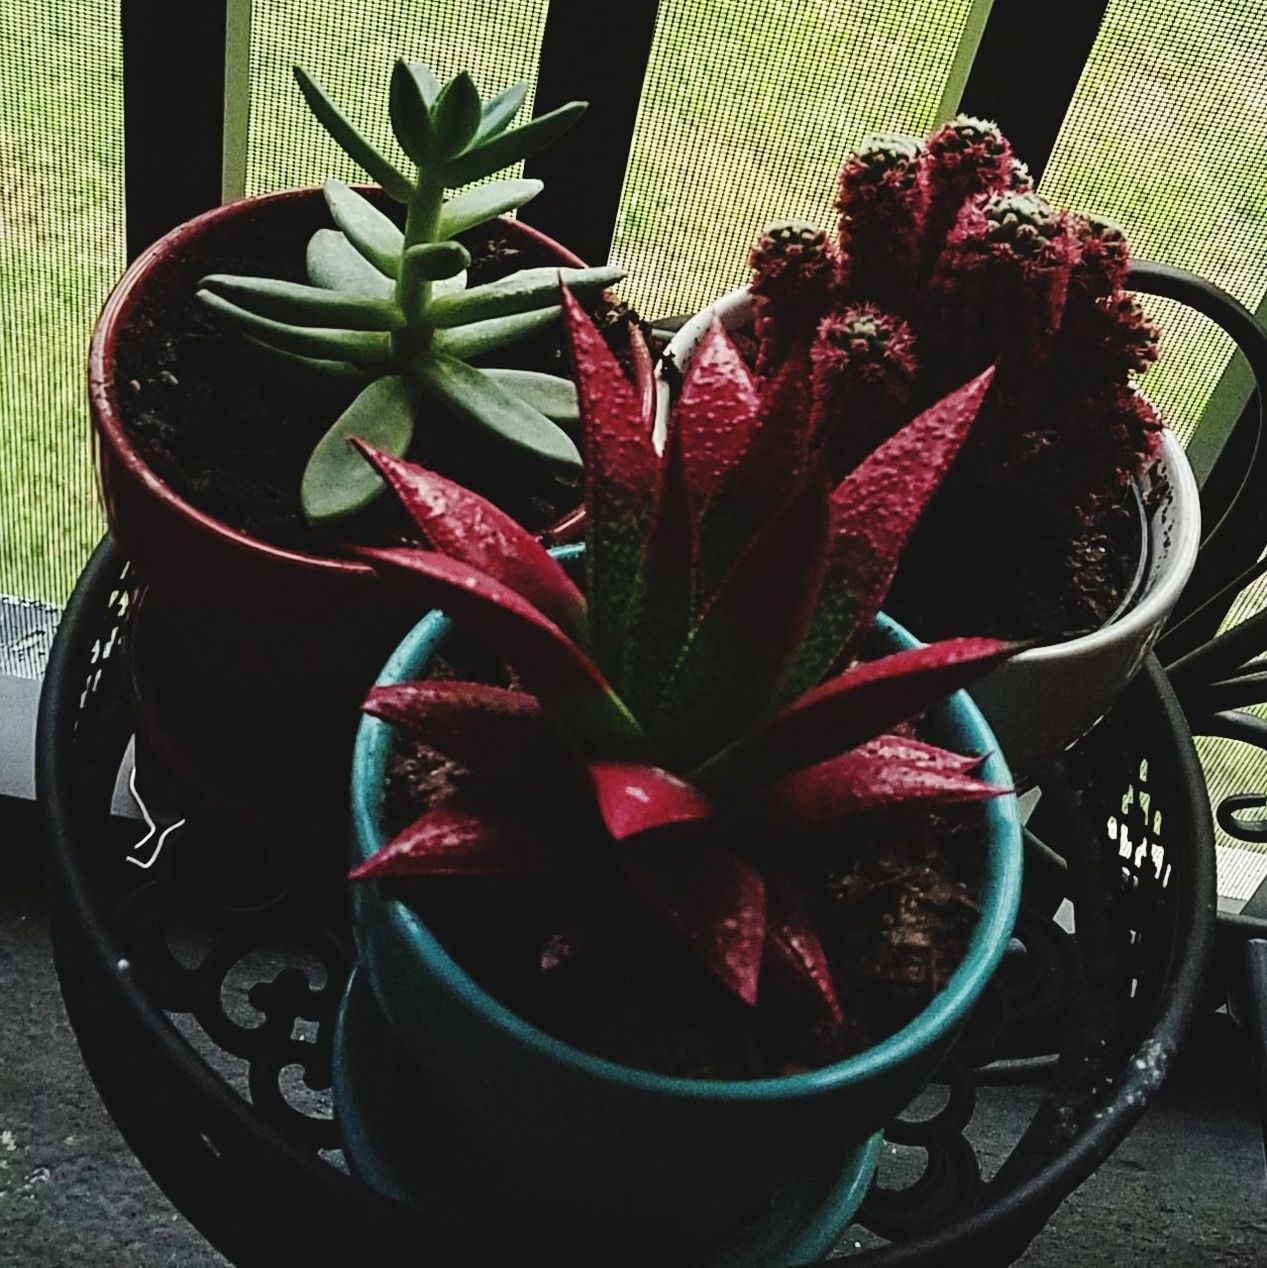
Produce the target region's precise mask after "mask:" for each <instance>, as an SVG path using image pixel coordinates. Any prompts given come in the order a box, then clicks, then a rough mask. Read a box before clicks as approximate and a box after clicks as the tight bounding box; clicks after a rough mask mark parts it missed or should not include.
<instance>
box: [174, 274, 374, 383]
mask: <svg viewBox="0 0 1267 1268" xmlns="http://www.w3.org/2000/svg"><path fill="white" fill-rule="evenodd" d="M194 298H195V299H197V300H199V301H200V302H201V303H203V304H205V305H206V306H207V307H208V308H209V309H210V310H211V311H212V312H213V313H215V315H216V316H217V317H218V318H221V319H222V320H224V321H225V322H226V323H227V324H228V325H230V326H231V327H233V328H234V329H236V330H238V331H239V332H240V333H242V334H245V335H249V336H250V337H251V338H253V339H257V340H258V341H259V342H260V343H266V344H269V345H270V346H271V347H274V348H279V349H280V350H281V351H282V352H293V353H295V354H296V355H298V356H301V357H312V358H315V359H317V360H325V361H350V362H352V363H353V364H355V365H386V364H387V362H388V361H389V360H390V358H391V336H390V335H388V334H386V333H384V332H381V331H372V330H335V329H326V328H324V327H307V326H292V325H290V324H289V323H287V322H282V321H274V320H273V319H272V318H271V317H261V316H259V315H258V314H257V313H253V312H250V311H248V310H247V309H245V308H242V307H241V306H240V305H238V304H234V303H232V302H231V301H229V300H227V299H224V298H223V297H222V296H220V295H217V294H215V293H214V292H212V291H198V292H196V294H195V296H194Z"/></svg>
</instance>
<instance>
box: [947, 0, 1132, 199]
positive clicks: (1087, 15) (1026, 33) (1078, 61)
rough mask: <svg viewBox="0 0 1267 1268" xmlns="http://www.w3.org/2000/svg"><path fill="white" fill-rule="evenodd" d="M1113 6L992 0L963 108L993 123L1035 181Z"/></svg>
mask: <svg viewBox="0 0 1267 1268" xmlns="http://www.w3.org/2000/svg"><path fill="white" fill-rule="evenodd" d="M1108 7H1109V5H1108V0H1066V2H1065V3H1063V4H1055V5H1039V4H1035V3H1034V0H994V3H993V4H992V5H991V7H990V12H989V18H988V20H987V22H986V24H985V28H984V30H983V31H982V33H981V42H980V44H979V45H978V47H977V54H976V57H975V58H974V59H973V62H972V69H971V71H970V72H969V74H968V79H967V83H965V85H964V89H963V95H962V97H961V98H960V101H959V109H960V110H962V111H963V112H964V113H965V114H971V115H976V116H977V117H978V118H984V119H993V120H994V121H995V122H996V123H997V124H998V125H999V127H1000V128H1002V130H1003V133H1004V135H1005V136H1006V137H1007V138H1008V140H1009V141H1010V142H1011V143H1012V149H1013V151H1014V152H1015V154H1016V156H1017V158H1019V159H1022V160H1023V161H1024V162H1025V163H1026V164H1027V165H1028V166H1029V170H1030V172H1031V173H1032V174H1033V176H1034V180H1035V181H1036V182H1037V180H1038V178H1039V177H1040V176H1041V175H1042V173H1043V169H1044V168H1045V167H1046V166H1047V161H1048V159H1050V158H1051V152H1052V150H1053V149H1054V148H1055V145H1056V138H1057V136H1058V135H1059V133H1060V125H1061V124H1062V123H1063V122H1064V118H1065V115H1066V114H1067V113H1068V111H1069V104H1070V102H1072V101H1073V95H1074V92H1075V91H1076V89H1077V87H1078V80H1079V78H1080V77H1081V75H1082V71H1083V68H1084V67H1085V66H1086V63H1087V58H1088V57H1090V55H1091V49H1092V47H1093V45H1094V44H1095V39H1096V36H1097V35H1098V34H1099V31H1100V24H1101V23H1102V22H1103V21H1104V14H1105V11H1106V10H1107V9H1108Z"/></svg>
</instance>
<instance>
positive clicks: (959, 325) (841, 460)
mask: <svg viewBox="0 0 1267 1268" xmlns="http://www.w3.org/2000/svg"><path fill="white" fill-rule="evenodd" d="M837 206H838V208H839V210H840V213H841V215H840V225H839V231H840V232H839V244H838V254H837V283H836V285H835V286H834V287H833V288H832V290H831V293H830V294H829V296H828V300H827V305H826V308H825V309H824V308H823V307H822V305H821V303H820V301H819V299H818V295H817V293H815V294H814V295H813V297H812V301H807V302H804V303H802V304H801V306H800V307H799V308H798V306H797V305H798V302H800V296H799V295H798V293H797V292H796V290H795V288H789V287H786V286H784V287H783V291H782V298H781V300H780V302H779V303H777V304H776V303H773V302H768V301H767V300H766V298H765V296H766V294H767V293H768V292H769V291H770V289H771V284H770V281H769V280H767V277H766V276H765V272H766V271H768V270H758V271H756V272H754V276H753V283H752V289H753V291H754V294H755V296H756V301H757V311H758V317H757V328H758V330H759V331H760V333H761V340H762V347H763V349H765V350H767V354H766V355H765V356H764V357H763V359H762V360H761V362H760V363H759V368H760V369H761V371H762V373H764V374H766V375H767V376H771V377H773V376H774V375H776V374H778V373H779V371H780V368H781V362H780V358H782V361H783V362H786V361H788V360H790V359H791V358H792V357H793V356H795V355H796V352H795V348H796V343H797V340H798V339H799V338H800V337H801V334H802V332H803V331H804V330H805V329H806V328H807V326H809V325H810V324H811V323H813V326H814V329H815V336H814V339H813V342H812V345H811V349H810V357H811V361H812V365H813V378H812V384H811V389H812V390H811V399H810V401H809V403H808V410H809V413H810V417H811V419H812V423H813V425H812V432H813V437H814V443H815V444H816V445H817V446H818V447H819V449H820V450H821V451H822V453H823V454H824V455H825V456H826V458H827V461H828V463H829V466H830V469H831V472H832V476H833V478H834V479H840V478H842V477H843V476H845V475H846V474H847V473H848V472H849V470H850V469H852V468H853V467H854V466H855V465H856V464H857V463H859V462H860V461H862V459H863V458H864V457H865V456H866V454H868V453H869V452H871V450H872V449H873V448H874V447H875V446H876V445H877V444H880V443H881V442H882V441H883V440H884V439H885V438H886V437H889V436H892V435H893V434H894V433H896V432H897V431H898V430H899V428H900V427H901V426H902V424H903V423H905V422H906V421H907V420H908V419H909V418H911V417H912V416H913V415H914V414H916V413H918V412H919V411H920V410H921V409H924V408H927V406H928V405H929V404H930V403H931V402H932V401H935V400H936V399H938V398H939V397H940V396H942V395H943V394H944V393H945V392H947V391H948V390H950V389H951V388H952V387H954V385H955V384H957V383H961V382H962V381H963V380H964V378H966V377H968V376H970V375H971V374H973V373H975V372H977V371H979V370H982V369H983V368H985V367H986V366H989V365H995V366H996V367H997V374H996V376H995V379H994V382H993V386H992V387H991V390H990V394H989V396H988V398H987V399H986V400H985V402H984V403H983V405H982V407H981V411H980V417H979V419H978V421H977V423H976V425H975V426H974V429H973V434H972V438H971V439H970V441H969V442H968V443H967V445H966V446H965V448H964V452H963V454H962V455H961V456H960V458H959V459H958V460H957V462H956V464H955V467H954V469H953V470H952V471H951V472H950V473H949V475H948V476H947V479H946V481H945V485H944V487H943V489H942V491H941V492H940V493H939V494H938V497H937V501H936V502H935V504H934V506H933V507H932V509H931V510H930V513H929V516H928V517H927V518H926V522H925V525H924V527H923V528H922V529H921V530H920V532H919V534H918V535H917V538H916V540H915V541H914V542H913V544H912V547H911V550H910V551H909V560H908V564H907V568H908V569H915V568H918V569H921V570H924V569H932V570H934V571H938V572H942V573H945V574H946V577H947V581H946V586H945V587H942V588H941V589H940V590H939V587H941V579H940V578H939V579H938V581H937V584H928V585H925V586H924V595H923V596H922V597H921V600H920V602H921V607H920V619H921V620H922V619H924V618H925V616H926V615H927V613H928V612H929V610H930V608H929V604H928V595H930V594H933V593H940V594H942V595H943V597H945V598H946V599H947V601H948V603H949V602H950V601H951V600H952V599H953V600H954V605H955V606H956V607H957V609H958V610H959V611H960V612H963V611H967V610H969V608H970V605H969V604H967V603H966V602H963V603H960V602H959V600H958V599H957V598H954V594H953V591H954V586H953V584H952V579H951V578H952V573H953V569H954V567H955V563H954V561H955V560H956V559H967V558H971V557H972V554H973V542H974V536H973V535H974V534H977V535H978V536H979V531H980V528H981V522H982V521H981V517H980V514H978V510H977V509H976V508H979V507H980V506H981V505H982V504H988V505H990V506H992V507H994V508H995V515H994V520H995V522H997V524H998V525H999V531H1000V532H1001V533H1002V535H1003V537H1004V538H1005V539H1006V540H1008V541H1016V542H1020V541H1023V540H1029V539H1028V538H1026V536H1025V532H1024V531H1022V528H1021V526H1020V525H1019V517H1021V516H1025V517H1027V521H1028V522H1029V523H1032V524H1040V525H1041V526H1042V532H1044V533H1046V534H1048V535H1053V534H1055V535H1060V534H1063V535H1065V536H1066V537H1068V538H1070V539H1072V538H1073V537H1074V536H1076V535H1077V534H1078V533H1081V532H1084V531H1085V532H1088V533H1091V534H1092V535H1094V531H1095V530H1094V525H1095V524H1096V523H1097V522H1098V519H1097V517H1100V518H1104V517H1112V516H1113V515H1114V514H1116V512H1114V510H1113V508H1114V507H1117V508H1119V509H1120V508H1121V507H1122V506H1123V499H1124V498H1125V497H1126V496H1127V492H1126V491H1127V489H1128V486H1129V484H1130V482H1131V479H1132V478H1133V477H1135V476H1138V475H1140V474H1142V473H1143V472H1144V470H1145V469H1146V468H1147V467H1148V466H1149V464H1150V463H1151V462H1152V461H1153V460H1154V459H1155V457H1156V455H1157V449H1158V437H1159V434H1160V422H1159V420H1158V419H1157V417H1156V415H1155V412H1154V411H1153V410H1152V409H1151V407H1150V406H1149V405H1148V403H1147V401H1145V400H1144V398H1143V397H1141V396H1140V395H1139V393H1138V392H1137V391H1136V390H1135V389H1134V387H1133V380H1134V378H1135V376H1137V375H1139V374H1140V373H1142V372H1143V371H1145V370H1146V369H1147V368H1148V367H1149V366H1150V365H1151V364H1152V362H1153V361H1154V360H1155V359H1156V356H1157V340H1158V335H1157V330H1156V328H1155V327H1154V326H1153V325H1152V324H1151V323H1150V322H1149V321H1148V319H1147V317H1146V316H1145V314H1144V312H1143V310H1142V308H1141V307H1140V305H1139V303H1138V302H1137V301H1136V300H1135V299H1134V297H1133V296H1131V295H1130V294H1128V293H1127V291H1126V290H1125V289H1124V287H1125V284H1126V280H1127V274H1128V269H1129V266H1130V252H1129V249H1128V246H1127V243H1126V239H1125V236H1124V235H1123V233H1122V231H1121V230H1120V229H1119V228H1118V227H1117V226H1116V225H1114V224H1112V223H1111V222H1110V221H1108V220H1106V219H1104V218H1102V217H1099V216H1091V215H1083V214H1078V213H1072V212H1066V211H1061V210H1057V209H1054V208H1053V207H1051V206H1050V205H1049V204H1048V203H1047V202H1046V201H1045V200H1044V199H1043V198H1042V197H1040V196H1039V195H1038V194H1037V193H1036V192H1035V191H1034V187H1033V181H1032V179H1031V177H1030V174H1029V172H1028V170H1027V169H1026V168H1025V165H1024V164H1023V163H1021V162H1020V161H1019V160H1018V159H1017V158H1016V157H1015V155H1014V154H1013V153H1012V150H1011V147H1010V145H1009V144H1008V142H1007V139H1006V138H1005V137H1004V136H1003V135H1002V134H1001V133H1000V131H999V129H998V128H997V127H996V126H995V125H994V124H992V123H989V122H985V121H982V120H979V119H971V118H967V117H963V116H961V117H960V118H958V119H955V120H953V121H952V122H950V123H948V124H946V125H944V126H943V127H940V128H939V129H937V130H936V131H935V132H934V133H933V134H932V135H931V136H930V137H929V138H928V139H927V141H926V142H923V143H921V142H919V141H915V140H912V139H911V138H903V137H875V136H872V137H867V138H866V139H865V140H864V141H863V143H862V145H861V147H860V148H859V150H858V151H857V152H856V153H854V154H852V155H850V156H849V157H848V158H847V159H846V160H845V162H844V164H843V165H842V167H841V172H840V181H839V199H838V203H837ZM801 234H802V237H803V239H804V240H807V241H808V240H809V239H810V237H811V233H810V230H809V229H806V228H802V230H801ZM815 240H816V241H817V239H815ZM761 254H762V253H754V260H755V259H756V258H757V257H758V255H761ZM1009 517H1013V518H1016V519H1018V522H1017V523H1012V522H1011V521H1010V520H1009ZM968 525H972V528H971V529H969V528H968V527H967V526H968ZM991 531H994V530H991ZM921 576H922V577H924V578H925V580H927V577H926V576H925V574H924V573H923V572H921ZM1049 581H1051V584H1054V585H1059V584H1061V581H1060V580H1059V578H1054V577H1053V578H1049ZM916 588H918V587H916ZM914 593H915V589H913V588H912V586H911V585H908V584H905V583H903V584H901V585H900V586H899V587H898V594H897V597H898V599H899V601H900V602H906V601H908V600H909V599H910V598H911V596H912V595H913V594H914ZM965 593H966V591H965ZM896 610H897V611H898V612H899V614H901V613H902V612H903V609H902V608H901V607H899V608H898V609H896ZM1106 615H1107V613H1106ZM924 628H927V629H928V630H929V631H930V632H932V631H933V630H942V631H945V630H947V629H950V628H955V627H954V626H948V625H945V624H942V625H936V624H931V625H928V626H926V627H924ZM975 628H981V627H980V626H977V627H975ZM1035 628H1037V627H1035Z"/></svg>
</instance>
